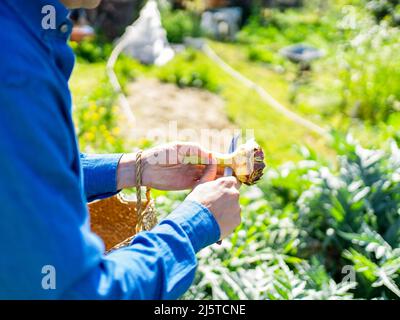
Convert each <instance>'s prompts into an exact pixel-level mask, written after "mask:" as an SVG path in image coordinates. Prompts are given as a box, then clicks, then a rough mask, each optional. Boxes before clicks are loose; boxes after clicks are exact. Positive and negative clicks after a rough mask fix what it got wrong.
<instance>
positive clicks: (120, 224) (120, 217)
mask: <svg viewBox="0 0 400 320" xmlns="http://www.w3.org/2000/svg"><path fill="white" fill-rule="evenodd" d="M137 190H138V191H137V194H138V196H137V199H138V200H136V201H132V200H127V199H125V198H124V197H123V196H122V195H116V196H113V197H111V198H107V199H104V200H98V201H94V202H92V203H89V204H88V208H89V212H90V223H91V228H92V230H93V231H94V232H95V233H96V234H97V235H98V236H100V237H101V238H102V239H103V241H104V244H105V247H106V252H110V251H113V250H115V249H117V248H121V247H124V246H127V245H129V244H130V242H131V241H132V239H133V237H134V236H135V234H137V233H138V232H140V231H143V230H150V229H152V228H153V227H154V226H155V225H156V224H157V217H156V213H155V207H154V202H153V200H152V199H151V197H150V190H149V189H147V190H146V200H145V201H141V196H140V188H137Z"/></svg>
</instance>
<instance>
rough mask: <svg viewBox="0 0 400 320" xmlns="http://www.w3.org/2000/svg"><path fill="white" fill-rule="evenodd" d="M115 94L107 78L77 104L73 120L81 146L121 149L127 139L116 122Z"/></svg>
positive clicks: (113, 150)
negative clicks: (124, 139) (121, 134)
mask: <svg viewBox="0 0 400 320" xmlns="http://www.w3.org/2000/svg"><path fill="white" fill-rule="evenodd" d="M115 99H116V95H115V93H114V92H113V90H112V88H111V86H110V85H109V83H108V82H107V80H103V81H102V82H101V83H100V85H99V86H98V87H96V88H94V90H93V91H92V93H91V94H90V95H89V96H88V97H87V98H86V99H85V101H84V102H83V103H81V104H80V105H78V106H76V108H75V110H74V120H75V124H76V127H77V135H78V139H79V146H80V148H81V150H84V151H86V152H122V151H123V149H124V148H123V147H124V142H123V140H122V137H121V136H120V129H119V127H118V124H117V106H116V105H115V104H114V103H115Z"/></svg>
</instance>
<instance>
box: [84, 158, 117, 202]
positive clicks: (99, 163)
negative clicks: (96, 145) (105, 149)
mask: <svg viewBox="0 0 400 320" xmlns="http://www.w3.org/2000/svg"><path fill="white" fill-rule="evenodd" d="M122 155H123V154H122V153H121V154H120V153H116V154H81V164H82V169H83V177H84V187H85V194H86V198H87V199H88V201H92V200H96V199H102V198H106V197H109V196H112V195H113V194H115V193H117V192H118V190H117V169H118V164H119V161H120V159H121V157H122Z"/></svg>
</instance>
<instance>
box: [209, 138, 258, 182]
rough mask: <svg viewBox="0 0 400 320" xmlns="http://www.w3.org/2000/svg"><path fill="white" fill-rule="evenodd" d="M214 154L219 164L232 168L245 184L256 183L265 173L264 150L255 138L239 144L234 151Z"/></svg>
mask: <svg viewBox="0 0 400 320" xmlns="http://www.w3.org/2000/svg"><path fill="white" fill-rule="evenodd" d="M214 156H215V157H216V159H217V164H218V166H220V167H224V168H225V167H230V168H232V170H233V172H234V176H235V177H236V178H237V179H238V180H239V181H240V182H242V183H244V184H247V185H252V184H255V183H256V182H257V181H258V180H260V178H261V177H262V175H263V170H264V168H265V163H264V152H263V150H262V149H261V147H260V146H259V145H258V144H257V143H256V142H255V141H254V140H249V141H248V142H246V143H245V144H242V145H240V146H238V147H237V149H236V151H235V152H233V153H228V154H224V153H214Z"/></svg>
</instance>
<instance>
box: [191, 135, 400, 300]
mask: <svg viewBox="0 0 400 320" xmlns="http://www.w3.org/2000/svg"><path fill="white" fill-rule="evenodd" d="M336 145H337V149H338V152H339V153H340V156H339V166H338V168H337V169H336V170H335V169H333V168H330V167H329V166H326V165H325V164H323V163H321V162H320V161H315V160H313V159H312V157H309V158H308V159H306V160H302V161H300V162H298V163H287V164H284V165H282V166H281V167H279V168H277V169H269V170H268V171H267V173H266V176H265V179H264V180H263V182H262V184H261V185H259V186H253V187H250V188H248V189H246V191H245V192H244V193H242V196H241V205H242V208H243V219H242V221H243V222H242V225H241V226H240V228H239V229H238V230H236V232H235V233H234V235H233V236H232V237H230V238H229V239H225V240H224V242H223V244H222V246H220V247H219V246H213V247H210V248H208V249H206V250H204V251H202V252H200V254H199V260H200V266H199V270H198V273H197V276H196V280H195V284H194V285H193V286H192V287H191V289H190V291H189V292H188V293H187V294H186V296H185V298H191V299H192V298H196V299H211V298H213V299H350V298H383V299H391V298H400V291H399V286H400V278H399V274H400V258H399V256H400V184H399V182H400V149H399V148H398V146H397V145H396V144H395V143H394V142H391V144H390V148H389V150H366V149H364V148H362V147H361V146H360V145H359V144H357V143H356V142H354V141H351V139H348V141H345V140H342V139H338V140H337V143H336ZM346 268H347V269H346ZM348 270H351V271H353V270H354V272H356V274H357V277H356V278H354V279H353V280H354V281H350V280H351V279H350V280H349V279H346V278H345V276H346V274H347V271H348Z"/></svg>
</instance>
